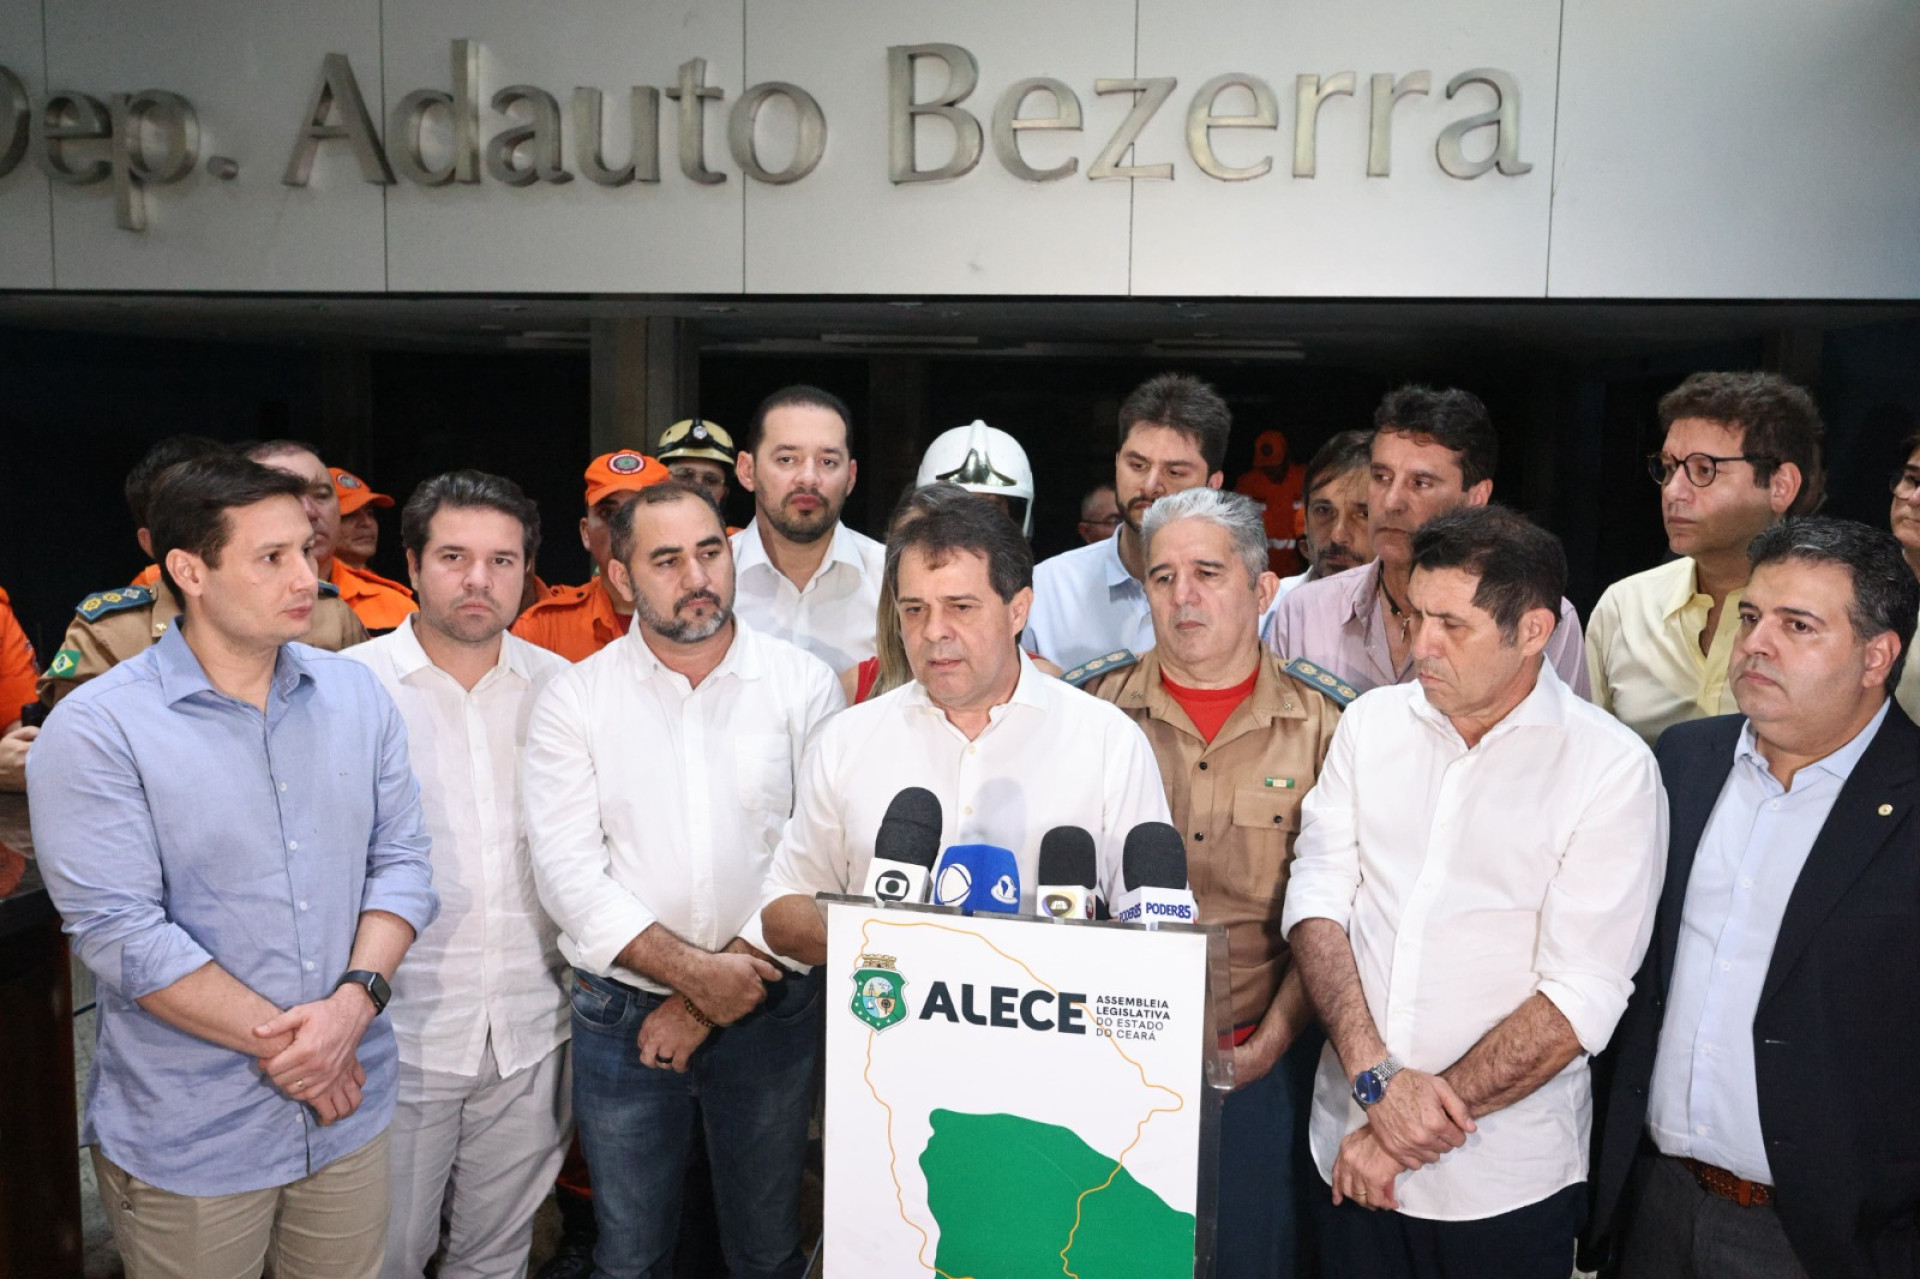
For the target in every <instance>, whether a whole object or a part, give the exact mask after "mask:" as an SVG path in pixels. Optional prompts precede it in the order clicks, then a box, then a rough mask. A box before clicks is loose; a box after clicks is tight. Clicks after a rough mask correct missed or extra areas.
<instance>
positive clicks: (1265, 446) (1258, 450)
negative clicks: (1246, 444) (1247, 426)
mask: <svg viewBox="0 0 1920 1279" xmlns="http://www.w3.org/2000/svg"><path fill="white" fill-rule="evenodd" d="M1286 455H1287V436H1286V433H1285V432H1284V431H1262V432H1260V434H1258V435H1256V436H1254V437H1253V464H1254V465H1255V466H1278V465H1280V462H1281V459H1283V458H1285V457H1286Z"/></svg>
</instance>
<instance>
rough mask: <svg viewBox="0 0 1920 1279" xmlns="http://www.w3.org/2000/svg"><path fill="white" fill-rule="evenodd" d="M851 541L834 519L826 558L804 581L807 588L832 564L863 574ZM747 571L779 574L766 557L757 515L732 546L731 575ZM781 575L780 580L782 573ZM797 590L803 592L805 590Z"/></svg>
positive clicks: (843, 526)
mask: <svg viewBox="0 0 1920 1279" xmlns="http://www.w3.org/2000/svg"><path fill="white" fill-rule="evenodd" d="M853 539H854V533H853V530H852V529H850V528H848V527H847V526H846V525H845V524H842V523H841V522H839V521H838V520H835V521H834V525H833V538H832V540H831V541H830V542H829V543H828V544H827V554H826V558H825V559H822V560H821V561H820V567H819V568H817V569H815V570H814V571H813V576H812V577H811V578H810V579H808V581H807V587H811V586H812V585H813V584H814V583H815V582H817V581H819V580H820V578H821V577H822V576H824V575H825V574H826V573H827V572H828V571H829V570H831V569H832V568H833V566H834V565H836V564H844V565H846V566H847V567H849V568H851V569H852V570H853V571H854V572H856V573H858V572H861V571H863V569H864V567H865V566H864V565H863V563H862V562H861V559H860V549H859V546H858V545H857V544H856V543H855V542H854V540H853ZM750 568H764V569H765V570H767V571H768V572H769V573H779V572H780V570H779V569H778V568H776V567H775V566H774V563H773V560H772V558H771V557H770V556H768V554H767V544H766V540H765V539H764V538H763V537H761V535H760V516H759V515H755V516H754V517H753V519H751V520H750V521H748V522H747V526H746V527H745V528H743V529H741V530H740V533H739V535H738V536H737V537H736V538H735V539H734V544H733V570H734V572H736V573H744V572H745V571H747V570H748V569H750ZM781 576H783V577H784V576H785V574H781ZM801 589H802V591H804V590H805V589H806V587H802V588H801Z"/></svg>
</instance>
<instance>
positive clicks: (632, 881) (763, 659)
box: [523, 618, 846, 994]
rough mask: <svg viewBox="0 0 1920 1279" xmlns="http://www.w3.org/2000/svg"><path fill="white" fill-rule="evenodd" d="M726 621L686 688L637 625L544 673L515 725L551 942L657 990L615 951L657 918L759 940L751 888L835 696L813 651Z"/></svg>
mask: <svg viewBox="0 0 1920 1279" xmlns="http://www.w3.org/2000/svg"><path fill="white" fill-rule="evenodd" d="M734 627H735V630H734V637H733V644H732V646H731V647H729V648H728V650H727V655H726V656H725V657H724V658H722V659H721V660H720V664H719V665H718V666H716V667H714V668H713V670H712V671H711V672H709V673H708V675H707V677H706V678H705V679H703V680H701V681H700V686H699V687H698V688H695V687H692V686H691V685H690V684H689V683H688V682H687V678H686V676H684V675H681V674H679V673H678V672H677V671H674V670H671V669H669V668H668V667H666V666H664V665H662V664H661V662H660V659H659V658H657V657H655V656H654V655H653V650H652V649H650V648H648V647H647V643H646V639H645V636H644V633H643V632H642V631H640V630H639V629H638V628H636V629H635V630H633V631H631V632H629V633H628V634H626V635H624V636H622V637H621V638H619V639H617V640H615V641H614V642H613V643H611V644H609V645H607V647H606V648H604V649H602V650H600V652H598V653H596V654H595V655H593V656H592V657H589V658H587V659H586V660H585V661H583V662H581V663H580V664H579V665H577V666H574V667H572V668H571V669H569V670H566V671H563V672H561V673H560V674H559V675H558V676H556V677H555V678H554V679H553V680H552V682H551V683H550V684H548V686H547V689H546V691H545V692H544V693H542V694H541V695H540V698H539V700H538V701H537V702H536V703H535V705H534V710H533V720H532V723H531V724H530V725H529V726H528V729H527V749H526V757H525V764H524V769H525V772H524V784H523V793H524V794H525V796H526V805H527V832H528V835H529V836H530V838H531V840H532V847H533V871H534V879H535V882H536V883H537V884H538V885H539V889H540V899H541V901H542V902H544V903H545V904H546V907H547V911H548V913H549V914H551V915H552V916H553V918H554V920H555V922H556V923H558V924H559V926H560V931H561V936H560V950H561V953H562V954H564V955H565V956H566V957H567V959H568V960H569V961H570V962H571V963H573V964H574V965H575V966H577V967H579V968H582V969H584V970H586V971H587V972H590V973H594V974H597V975H599V976H602V977H612V978H614V979H616V980H618V981H624V982H627V983H629V984H631V985H635V986H639V987H641V988H642V989H645V990H650V991H653V992H655V993H656V994H665V993H666V992H667V988H666V987H665V986H663V985H661V984H660V983H659V982H657V981H655V980H653V979H652V978H650V977H645V976H642V975H641V974H639V973H636V972H633V971H631V970H629V969H626V968H622V967H618V966H616V965H615V963H614V960H615V959H616V958H618V956H619V954H620V952H621V950H623V949H624V948H625V947H626V945H627V943H628V942H630V941H632V940H633V939H634V938H635V937H638V936H639V935H640V934H641V933H643V932H645V931H646V930H647V929H648V928H649V927H651V926H652V925H653V924H656V923H658V924H662V925H664V926H665V927H667V928H669V929H671V930H672V931H673V932H674V933H675V934H677V935H678V936H679V937H681V938H682V939H684V940H685V941H687V942H690V943H691V944H693V945H695V946H698V947H700V948H701V949H702V950H708V951H717V950H719V949H721V948H722V947H724V946H725V945H726V944H727V943H728V942H730V941H732V940H733V939H734V938H735V937H744V938H745V939H746V940H748V941H750V942H752V943H753V944H754V945H756V946H760V945H761V941H760V928H759V912H760V889H761V885H762V883H763V882H764V881H765V879H766V875H767V864H768V862H769V861H770V860H771V859H772V857H773V848H774V843H775V842H776V841H777V840H778V839H779V836H780V827H781V826H782V824H783V823H785V822H786V820H787V816H788V814H789V813H790V812H791V811H792V809H793V779H794V773H795V772H796V771H797V769H798V768H799V765H800V760H801V757H802V751H803V748H804V747H805V746H806V743H807V741H808V739H809V738H810V737H811V736H812V734H813V732H814V730H815V729H816V728H817V727H819V725H820V722H821V721H822V720H823V719H825V718H826V717H827V716H828V715H831V714H832V713H833V712H834V711H836V710H839V709H840V708H841V707H842V706H844V705H845V704H846V701H845V698H844V697H843V695H842V694H841V692H840V681H839V680H838V679H836V678H835V677H834V674H833V672H832V671H830V670H828V669H827V667H826V665H825V663H823V662H821V661H820V660H819V659H818V658H816V657H813V656H811V655H810V654H808V653H805V652H802V651H801V650H800V649H799V648H798V647H797V646H795V645H793V644H789V643H787V642H786V641H785V640H778V639H775V638H773V637H772V636H770V635H762V634H760V633H759V632H757V631H755V630H754V629H753V628H752V627H751V626H748V625H745V624H743V623H742V622H740V620H739V619H738V618H735V619H734ZM762 948H763V949H764V947H762Z"/></svg>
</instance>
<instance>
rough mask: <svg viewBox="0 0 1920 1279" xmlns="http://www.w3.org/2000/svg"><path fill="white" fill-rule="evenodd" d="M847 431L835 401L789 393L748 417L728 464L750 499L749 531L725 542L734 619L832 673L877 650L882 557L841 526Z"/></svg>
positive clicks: (848, 423) (848, 483)
mask: <svg viewBox="0 0 1920 1279" xmlns="http://www.w3.org/2000/svg"><path fill="white" fill-rule="evenodd" d="M852 422H853V415H852V413H851V412H850V411H849V410H848V409H847V406H846V404H845V403H844V402H843V401H842V400H841V399H840V397H839V396H837V395H834V394H832V393H830V392H827V391H822V390H821V389H819V388H818V387H813V386H790V387H787V388H785V389H784V390H779V391H775V392H774V393H773V394H772V395H769V396H768V397H767V398H766V399H765V400H763V401H761V403H760V407H759V408H758V409H755V410H754V414H753V418H752V419H751V420H750V421H749V422H748V423H747V436H746V447H745V448H743V449H741V450H740V454H739V456H738V457H736V458H735V459H734V473H735V474H736V475H737V476H738V477H739V480H740V487H742V488H744V489H746V490H747V491H748V492H750V493H752V494H753V522H752V523H751V524H749V525H747V527H745V528H743V529H741V530H740V531H739V532H738V533H735V534H734V535H733V561H734V565H735V569H736V575H737V578H738V583H739V585H738V594H737V603H736V605H735V607H736V609H737V610H738V614H739V617H740V619H741V620H742V621H744V622H745V623H746V624H747V625H749V626H751V627H753V628H754V629H755V630H757V631H761V632H762V633H764V634H767V635H772V636H776V637H777V638H780V639H783V640H790V641H791V642H793V643H795V644H798V645H799V646H800V647H801V648H804V649H806V650H807V652H809V653H812V654H813V655H814V656H815V657H817V658H819V659H820V660H821V661H823V662H825V663H826V664H827V665H828V666H830V667H832V668H833V670H834V673H835V674H838V673H840V672H841V671H844V670H846V669H847V668H848V667H850V666H858V665H859V664H860V663H861V662H863V661H865V660H866V659H867V658H869V657H872V656H873V655H874V653H875V652H876V651H877V650H876V649H875V646H874V617H875V615H876V614H877V613H878V611H879V607H880V572H881V568H882V563H881V561H882V559H883V557H884V555H885V548H884V547H882V546H881V545H880V543H878V542H876V541H874V540H873V539H872V538H870V537H864V536H862V535H861V534H859V533H856V532H854V531H853V530H852V529H850V528H848V527H847V526H846V525H844V524H842V523H841V522H840V511H841V509H842V508H843V507H845V506H846V503H847V495H848V494H849V493H851V492H853V481H854V476H855V474H856V472H857V470H858V468H857V467H856V466H855V465H854V461H853V454H852V430H853V428H852Z"/></svg>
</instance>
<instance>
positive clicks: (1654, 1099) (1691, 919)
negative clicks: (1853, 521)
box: [1647, 703, 1887, 1185]
mask: <svg viewBox="0 0 1920 1279" xmlns="http://www.w3.org/2000/svg"><path fill="white" fill-rule="evenodd" d="M1886 718H1887V707H1886V704H1884V703H1883V704H1882V705H1881V707H1880V712H1879V714H1877V715H1875V716H1874V717H1873V719H1872V720H1871V721H1870V722H1869V723H1868V724H1867V726H1866V727H1865V728H1863V729H1861V730H1860V732H1858V733H1857V734H1855V735H1854V737H1853V739H1852V740H1851V741H1849V742H1848V743H1847V744H1846V745H1845V746H1842V747H1841V748H1840V749H1839V750H1837V751H1835V752H1833V753H1832V754H1831V755H1828V756H1827V757H1826V758H1825V759H1822V760H1819V761H1817V762H1815V763H1812V764H1808V765H1807V766H1806V767H1804V768H1802V769H1800V770H1799V771H1797V772H1796V773H1794V775H1793V789H1792V790H1788V789H1786V788H1785V787H1783V786H1781V785H1780V783H1779V782H1778V781H1777V780H1776V779H1775V778H1774V776H1773V774H1772V773H1770V772H1768V771H1767V761H1766V760H1765V759H1764V758H1763V757H1762V756H1761V754H1760V748H1759V742H1758V741H1757V739H1756V738H1755V736H1754V732H1753V725H1752V724H1747V725H1746V726H1744V727H1743V728H1742V729H1741V730H1740V738H1739V741H1738V743H1737V744H1736V745H1735V747H1734V755H1733V771H1732V772H1730V773H1728V774H1727V782H1726V785H1725V786H1723V787H1722V788H1721V790H1720V798H1719V800H1718V801H1717V802H1716V803H1715V804H1714V806H1713V815H1712V816H1711V817H1710V818H1708V819H1707V827H1706V830H1705V831H1704V832H1702V834H1701V836H1700V847H1699V850H1698V851H1697V852H1696V853H1695V854H1694V858H1693V870H1692V872H1691V873H1690V874H1689V875H1688V878H1687V895H1686V900H1685V903H1684V905H1683V906H1682V907H1681V912H1680V940H1679V945H1678V946H1677V947H1675V949H1674V955H1673V978H1672V980H1671V981H1670V982H1669V983H1668V985H1667V1008H1666V1017H1665V1019H1664V1020H1662V1022H1661V1023H1660V1046H1659V1050H1658V1052H1657V1053H1656V1055H1655V1056H1654V1061H1653V1082H1652V1086H1651V1089H1650V1091H1649V1092H1648V1095H1647V1127H1648V1129H1649V1130H1650V1131H1651V1133H1652V1135H1653V1142H1654V1145H1656V1146H1658V1147H1659V1148H1660V1150H1661V1151H1662V1152H1664V1153H1666V1154H1669V1155H1674V1156H1677V1157H1690V1158H1694V1159H1698V1160H1701V1161H1702V1162H1704V1163H1710V1164H1713V1165H1715V1166H1716V1167H1720V1168H1725V1169H1727V1170H1728V1171H1729V1172H1732V1173H1735V1174H1737V1175H1738V1176H1741V1177H1745V1178H1747V1179H1748V1180H1749V1181H1758V1182H1761V1183H1763V1184H1767V1185H1771V1184H1772V1183H1773V1170H1772V1166H1771V1165H1770V1164H1769V1163H1768V1161H1767V1143H1766V1138H1765V1137H1764V1136H1763V1135H1762V1133H1761V1131H1760V1093H1759V1088H1758V1085H1757V1083H1756V1082H1755V1077H1754V1068H1753V1019H1754V1014H1755V1013H1757V1012H1758V1011H1759V1008H1760V990H1761V987H1762V986H1764V985H1765V984H1766V980H1767V969H1768V967H1769V966H1770V965H1771V964H1772V962H1773V943H1774V939H1775V938H1777V937H1778V936H1779V934H1780V921H1781V920H1782V919H1783V918H1784V917H1785V915H1786V913H1787V899H1788V898H1790V897H1792V896H1793V889H1794V885H1795V884H1796V883H1798V882H1799V879H1800V871H1801V868H1802V867H1804V866H1805V865H1806V862H1807V854H1808V853H1810V852H1812V851H1813V841H1814V840H1815V839H1817V838H1819V835H1820V828H1821V827H1823V826H1825V825H1826V824H1827V815H1828V814H1829V813H1831V812H1832V811H1833V804H1834V801H1835V800H1837V799H1838V798H1840V788H1841V787H1842V786H1844V785H1846V781H1847V778H1848V777H1849V776H1851V775H1852V773H1853V769H1854V765H1856V764H1858V763H1859V762H1860V756H1861V755H1863V754H1865V753H1866V749H1867V746H1868V744H1869V743H1870V742H1872V741H1873V738H1874V734H1876V733H1878V732H1879V731H1880V725H1881V724H1882V723H1884V722H1885V721H1886Z"/></svg>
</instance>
